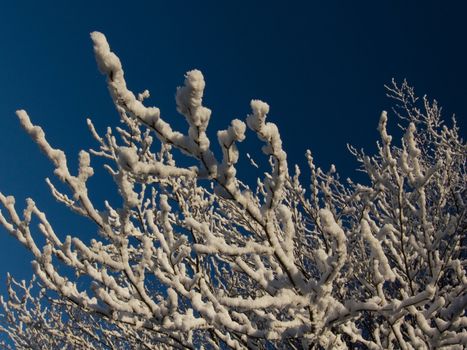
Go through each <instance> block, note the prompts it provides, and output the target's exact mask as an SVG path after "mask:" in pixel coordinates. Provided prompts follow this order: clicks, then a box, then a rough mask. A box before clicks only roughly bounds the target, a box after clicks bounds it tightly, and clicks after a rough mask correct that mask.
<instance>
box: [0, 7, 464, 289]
mask: <svg viewBox="0 0 467 350" xmlns="http://www.w3.org/2000/svg"><path fill="white" fill-rule="evenodd" d="M94 2H96V3H97V4H96V3H94ZM73 3H74V4H73ZM466 14H467V5H465V2H463V1H418V2H416V1H411V2H410V4H409V2H408V1H402V0H400V1H320V2H317V1H316V2H315V1H287V2H285V1H238V0H237V1H172V2H169V1H138V2H136V1H134V2H132V4H131V5H130V2H129V1H93V2H91V1H74V2H72V1H66V2H65V1H54V2H53V1H40V2H39V1H9V2H5V3H3V4H2V6H1V9H0V67H1V70H0V72H1V73H0V159H1V163H0V191H2V192H3V193H6V194H14V195H15V196H16V198H17V202H18V203H19V204H20V205H21V206H22V205H23V204H22V203H24V199H25V198H26V197H28V196H31V197H33V198H34V199H35V200H36V202H37V203H38V204H39V206H40V207H41V208H42V209H44V210H47V211H48V212H49V213H50V214H49V216H50V217H51V220H52V222H53V223H55V224H56V227H57V231H58V232H59V235H61V236H62V237H63V236H64V235H65V234H78V233H79V232H80V231H82V230H83V229H89V228H90V227H89V226H87V225H86V224H83V223H82V221H81V220H79V219H69V216H67V215H66V210H63V209H62V208H61V207H60V206H58V205H57V204H56V203H55V202H54V201H53V200H52V199H50V197H49V196H48V190H47V186H46V185H45V182H44V180H43V179H44V178H45V177H47V176H49V177H52V176H53V175H52V170H53V169H52V166H51V164H50V163H49V162H48V161H47V160H46V159H45V158H44V157H43V156H42V155H41V154H40V152H39V150H38V149H37V147H36V146H35V145H34V144H33V142H32V141H31V140H30V139H29V138H28V136H26V135H25V134H24V132H23V131H22V130H21V128H20V126H19V123H18V121H17V119H16V117H15V115H14V111H15V110H16V109H18V108H25V109H26V110H27V111H28V112H29V114H30V116H31V118H32V119H33V121H34V123H37V124H40V125H41V126H42V127H43V128H44V129H45V131H46V134H47V135H48V138H49V141H50V142H51V143H52V144H53V145H54V146H56V147H59V148H62V149H63V150H65V151H66V152H67V153H68V154H69V159H70V163H72V164H75V162H74V161H75V159H76V156H77V154H78V152H79V150H80V149H82V148H85V149H88V148H90V147H92V146H94V143H93V141H92V139H91V138H90V137H89V134H88V132H87V127H86V123H85V119H86V117H91V118H92V119H93V121H94V122H95V124H96V126H97V128H98V129H99V130H101V131H102V130H104V128H105V127H106V126H107V125H112V126H115V125H117V124H118V117H117V114H116V113H115V111H114V109H113V106H112V104H111V101H110V98H109V96H108V93H107V90H106V87H105V82H104V77H102V76H101V75H100V74H99V73H98V70H97V68H96V65H95V61H94V57H93V53H92V45H91V42H90V39H89V33H90V32H91V31H93V30H99V31H102V32H103V33H105V34H106V36H107V38H108V40H109V42H110V43H111V46H112V48H113V50H114V51H116V52H117V54H118V55H119V56H120V58H121V60H122V62H123V64H124V67H125V71H126V76H127V79H128V83H129V86H130V88H131V89H133V90H134V91H136V92H139V91H142V90H144V89H146V88H148V89H149V90H150V91H151V93H152V98H151V99H150V100H149V102H150V103H152V104H155V105H157V106H159V107H160V108H161V110H162V113H163V115H164V116H165V118H166V119H167V120H169V121H173V123H174V125H176V126H177V127H180V128H182V127H184V124H183V121H182V119H181V117H180V116H178V115H176V113H175V107H174V98H173V96H174V92H175V87H176V86H177V85H180V84H181V83H182V82H183V74H184V72H186V71H187V70H190V69H193V68H198V69H201V70H202V71H203V73H204V75H205V79H206V81H207V89H206V94H205V105H206V106H208V107H210V108H211V109H212V110H213V117H212V122H211V127H210V132H211V135H214V131H215V130H217V129H218V128H224V127H225V126H226V125H227V124H228V123H229V121H230V120H231V119H232V118H243V117H244V116H245V115H246V113H248V112H249V101H250V99H252V98H260V99H263V100H264V101H266V102H268V103H269V104H270V106H271V113H270V120H272V121H274V122H276V123H277V124H278V125H279V128H280V130H281V132H282V138H283V141H284V144H285V148H286V150H287V151H288V158H289V163H290V164H291V165H292V164H293V163H299V164H302V165H304V164H305V161H304V158H303V154H304V152H305V150H306V149H307V148H310V149H311V150H312V151H313V152H314V154H315V156H316V159H317V162H318V164H319V165H321V166H323V167H325V168H327V167H329V165H330V164H331V163H334V164H336V166H337V169H338V170H339V171H340V172H341V173H342V174H343V175H344V176H346V177H347V176H353V174H354V169H355V167H356V166H357V164H356V163H355V161H354V160H353V159H352V157H351V156H350V155H349V154H348V152H347V150H346V143H351V144H353V145H355V146H359V147H365V148H367V149H372V148H373V147H374V146H373V145H374V143H375V141H376V140H377V137H378V135H377V132H376V126H377V123H378V118H379V114H380V112H381V110H383V109H388V108H390V106H391V104H390V101H388V100H387V99H386V98H385V91H384V88H383V85H384V84H385V83H388V82H389V81H390V79H391V78H392V77H395V78H396V79H398V80H402V79H403V78H407V79H408V80H409V82H410V83H411V84H413V85H414V86H415V87H416V91H418V93H419V94H420V95H423V94H425V93H426V94H428V95H429V96H430V97H435V98H437V99H438V100H439V101H440V104H441V105H442V106H443V107H444V111H445V115H447V116H448V115H450V114H452V113H454V112H455V113H456V115H457V116H458V119H459V122H460V124H461V126H462V127H463V128H464V132H463V134H464V135H465V124H466V122H465V120H466V118H465V116H466V114H467V106H466V105H465V103H464V101H465V98H466V96H467V87H466V81H467V65H466V63H467V50H466V44H467V40H466V38H467V21H466V20H465V15H466ZM390 123H393V124H395V123H396V121H395V119H394V118H391V119H390ZM249 137H250V138H253V137H254V136H253V135H252V134H249ZM243 151H244V152H247V151H248V152H250V153H255V152H256V151H255V150H249V149H244V150H243ZM73 166H74V165H73ZM102 179H105V177H104V176H102V177H99V176H97V177H96V180H95V181H94V185H93V186H94V188H100V190H98V191H97V193H96V194H95V196H96V198H98V199H99V200H100V199H101V198H104V197H106V196H107V195H109V196H110V194H107V191H112V188H111V186H107V187H106V186H104V185H102V184H101V183H100V182H99V181H101V180H102ZM29 260H30V256H29V255H27V254H26V253H25V250H24V249H23V248H21V247H19V244H18V243H17V242H16V241H14V240H13V239H12V238H10V237H7V236H6V234H5V233H4V232H3V229H1V228H0V284H3V281H4V278H5V274H6V271H12V272H14V273H15V274H16V275H18V276H20V277H27V276H29V275H30V271H29ZM0 290H3V287H0Z"/></svg>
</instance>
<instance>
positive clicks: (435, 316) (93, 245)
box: [0, 32, 467, 349]
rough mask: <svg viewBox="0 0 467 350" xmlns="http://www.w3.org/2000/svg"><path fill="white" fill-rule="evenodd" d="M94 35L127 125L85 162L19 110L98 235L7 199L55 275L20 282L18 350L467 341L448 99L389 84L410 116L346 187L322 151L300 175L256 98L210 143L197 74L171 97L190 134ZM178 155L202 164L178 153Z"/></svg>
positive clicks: (63, 197) (459, 168) (13, 221)
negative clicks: (99, 165) (256, 157)
mask: <svg viewBox="0 0 467 350" xmlns="http://www.w3.org/2000/svg"><path fill="white" fill-rule="evenodd" d="M91 37H92V40H93V43H94V52H95V55H96V59H97V63H98V66H99V69H100V71H101V72H102V74H104V75H105V76H106V78H107V86H108V89H109V91H110V95H111V97H112V100H113V102H114V104H115V107H116V109H117V111H118V113H119V115H120V118H121V121H122V122H123V125H124V127H117V128H116V129H115V130H113V129H111V128H108V129H107V131H106V132H105V134H100V133H99V132H98V131H97V130H96V129H95V127H94V125H93V124H92V122H91V121H90V120H88V126H89V129H90V131H91V133H92V135H93V137H94V139H95V140H96V141H97V143H98V149H94V150H91V151H90V152H89V153H88V152H86V151H81V152H80V154H79V160H78V165H79V166H78V170H77V172H76V173H73V172H72V171H71V170H70V169H69V167H68V159H67V157H66V156H65V154H64V152H62V151H61V150H59V149H55V148H53V146H51V145H50V144H49V143H48V141H47V139H46V137H45V133H44V132H43V130H42V129H41V128H40V127H39V126H35V125H33V124H32V122H31V121H30V118H29V116H28V114H27V113H26V112H25V111H18V112H17V115H18V118H19V120H20V122H21V124H22V126H23V127H24V129H25V130H26V132H27V133H28V134H29V135H30V136H31V138H32V139H33V140H34V141H35V142H36V143H37V144H38V146H39V147H40V149H41V150H42V151H43V152H44V153H45V155H46V156H47V157H48V158H49V159H50V160H51V161H52V163H53V165H54V167H55V172H54V173H55V175H56V176H57V178H58V179H59V180H60V181H61V182H62V183H63V184H64V185H65V187H63V186H62V188H67V190H66V191H63V190H60V189H58V187H56V186H55V185H54V184H53V183H52V182H51V181H50V180H48V179H47V184H48V185H49V187H50V190H51V193H52V195H53V196H54V197H55V199H56V200H57V201H59V202H61V203H63V204H64V205H65V206H67V207H68V208H70V209H71V210H72V211H73V212H75V213H77V214H79V215H82V216H84V217H86V218H88V219H89V220H91V222H93V223H94V224H95V225H96V228H97V232H98V235H96V237H95V238H94V239H93V240H91V241H90V242H84V241H83V240H81V239H80V238H79V237H71V236H64V235H63V234H61V233H60V232H55V230H54V228H53V225H52V223H51V222H50V221H49V219H48V218H47V216H46V214H45V213H43V212H42V211H41V210H40V209H39V208H38V207H37V206H36V204H35V203H34V201H32V200H31V199H28V200H27V206H26V208H25V209H24V211H23V212H22V213H20V210H19V209H18V207H17V205H16V203H15V199H14V198H13V197H12V196H6V195H4V194H2V193H0V203H1V207H2V211H1V212H0V223H1V224H2V225H3V227H4V228H5V229H6V230H7V231H8V232H9V233H10V234H11V235H13V236H14V237H16V238H17V239H18V241H20V242H21V243H22V244H23V245H24V246H25V247H27V248H28V249H29V250H30V251H31V252H32V253H33V256H34V261H33V267H34V271H35V276H36V278H38V280H39V281H40V282H39V284H40V286H42V288H40V290H39V291H37V292H33V286H34V285H36V284H37V282H34V283H31V284H30V285H28V284H26V283H25V282H21V283H18V282H15V281H14V280H13V279H9V283H8V288H9V289H8V290H9V296H8V298H7V299H2V300H1V302H2V308H3V316H2V318H1V319H0V331H2V332H4V333H6V334H7V335H9V337H10V339H11V341H12V342H13V344H14V345H15V346H16V347H17V348H19V349H22V348H24V349H26V348H31V347H32V348H34V346H36V348H61V347H64V346H72V347H75V348H80V347H82V346H83V344H87V347H88V348H95V349H100V348H109V349H120V348H127V347H128V348H133V347H135V348H145V349H156V348H157V349H158V348H189V349H195V348H201V347H203V348H206V349H221V348H222V349H224V348H235V349H249V348H259V349H262V348H271V347H277V348H297V349H298V348H312V349H347V348H354V347H360V348H368V349H391V348H394V349H435V348H436V349H438V348H446V349H448V348H450V349H462V348H463V346H466V345H467V330H466V326H467V317H466V315H465V310H466V304H467V293H466V288H467V276H466V262H465V255H466V251H465V249H466V239H465V232H466V210H465V203H464V199H465V197H466V196H465V195H466V187H465V184H466V171H465V160H466V146H465V144H464V143H463V141H462V140H461V139H460V137H459V130H458V127H457V125H456V124H454V126H453V127H450V128H449V127H446V126H445V125H443V123H442V119H441V116H440V109H439V108H438V107H437V104H436V102H435V103H430V102H429V101H428V100H427V99H424V101H423V104H422V108H419V107H418V104H417V100H416V98H415V95H414V93H413V89H411V88H410V87H408V85H407V84H406V83H405V82H404V83H403V84H402V85H401V86H398V85H397V84H395V83H394V84H393V85H392V86H391V87H388V91H389V95H390V97H391V98H393V99H395V100H396V101H397V103H398V107H397V109H396V113H397V114H398V115H399V117H401V118H402V120H404V121H405V120H406V121H408V123H409V124H408V127H406V128H404V135H403V137H402V140H401V141H400V142H393V139H392V136H390V135H389V133H388V131H387V123H388V118H387V114H386V112H383V114H382V115H381V118H380V123H379V127H378V130H379V133H380V136H381V142H380V143H379V144H378V154H377V155H374V156H369V155H367V154H365V153H364V152H363V151H357V150H356V149H354V148H352V147H350V150H351V152H352V153H353V154H354V155H355V156H356V157H357V160H358V161H359V162H360V164H361V166H362V167H361V170H362V171H364V172H365V173H366V174H368V177H369V181H368V182H367V183H365V184H363V185H362V184H357V183H354V182H352V181H350V180H349V181H348V182H347V183H343V182H341V181H340V179H339V176H338V175H337V173H336V170H335V168H334V166H332V167H331V169H330V170H329V171H328V172H325V171H323V170H322V169H321V168H319V167H317V166H316V165H315V162H314V158H313V156H312V154H311V152H309V151H308V152H307V154H306V158H307V160H308V168H309V169H308V170H307V171H306V173H307V174H309V175H307V176H309V179H303V177H304V176H303V175H302V173H301V170H300V168H299V167H296V168H295V173H294V174H293V175H290V174H289V170H288V169H289V167H288V164H287V155H286V152H285V151H284V149H283V146H282V141H281V137H280V133H279V130H278V128H277V126H276V125H275V124H273V123H272V122H269V121H267V114H268V112H269V106H268V105H267V104H266V103H264V102H262V101H259V100H252V101H251V113H250V114H249V115H248V116H246V119H245V122H243V121H241V120H239V119H235V120H233V121H232V122H231V123H230V125H229V126H228V127H227V128H226V129H225V130H220V131H218V132H217V142H212V140H211V139H210V137H209V135H208V124H209V120H210V116H211V111H210V110H209V109H208V108H207V107H205V106H204V105H203V94H204V88H205V81H204V78H203V75H202V73H201V72H200V71H198V70H193V71H190V72H188V73H187V74H186V76H185V82H184V85H183V86H182V87H179V88H178V89H177V93H176V104H177V111H178V112H179V113H180V114H182V115H183V116H184V117H185V120H186V122H187V125H188V131H187V132H186V133H183V132H180V131H175V130H173V129H172V127H171V126H170V124H169V122H168V121H167V120H164V118H163V116H162V114H161V112H160V110H159V109H158V108H157V107H148V106H146V105H145V103H144V100H145V99H146V98H148V97H149V92H148V91H147V90H146V91H144V92H143V93H140V94H137V95H136V94H134V93H133V92H132V91H130V90H129V88H128V87H127V85H126V81H125V78H124V72H123V69H122V64H121V62H120V60H119V58H118V57H117V56H116V54H115V53H113V52H112V51H111V49H110V47H109V44H108V43H107V40H106V38H105V36H104V35H103V34H101V33H97V32H94V33H92V34H91ZM247 128H249V129H250V130H251V134H253V135H254V134H256V136H257V137H258V138H259V140H260V142H262V143H263V147H262V151H263V153H264V156H265V158H266V160H267V162H268V163H269V165H270V170H269V171H268V172H266V173H265V174H264V177H262V178H259V179H258V180H257V182H256V186H255V187H251V185H247V184H246V183H250V182H248V181H246V182H244V181H242V175H243V174H237V168H236V166H237V164H238V162H239V160H240V157H241V154H240V151H239V148H241V147H240V145H239V143H241V142H242V141H243V140H244V139H245V137H247V136H248V133H247ZM155 140H157V141H158V142H157V144H156V142H154V141H155ZM174 149H176V150H179V151H181V152H182V154H184V155H187V156H188V157H189V158H191V159H192V160H194V165H193V166H185V165H180V164H181V163H180V162H177V161H176V159H174V157H173V153H172V151H173V150H174ZM219 150H220V151H221V152H219ZM217 154H221V158H218V156H217ZM91 155H92V156H95V157H100V158H102V159H104V160H105V161H106V165H105V169H106V170H107V171H108V173H109V174H110V176H111V178H112V179H113V181H114V182H115V185H116V188H117V190H118V192H119V194H120V196H121V198H122V203H121V204H119V205H115V204H112V203H110V202H109V201H106V202H104V203H95V202H93V200H92V198H91V197H92V193H90V191H89V190H88V185H87V183H88V180H89V179H90V178H91V177H92V175H93V173H94V170H93V168H92V167H91ZM248 158H250V156H249V155H248ZM250 159H251V158H250ZM182 163H183V164H186V163H187V162H186V161H184V162H182ZM252 164H254V165H256V163H254V161H252ZM306 183H309V189H308V188H307V187H308V186H305V185H304V184H306ZM51 221H53V220H51ZM31 222H38V223H39V224H38V227H37V229H36V227H35V226H34V225H32V224H31ZM39 236H41V237H39ZM39 242H45V244H44V245H43V246H40V244H39ZM70 271H72V272H73V273H70ZM31 344H34V345H31ZM5 346H8V343H5Z"/></svg>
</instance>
